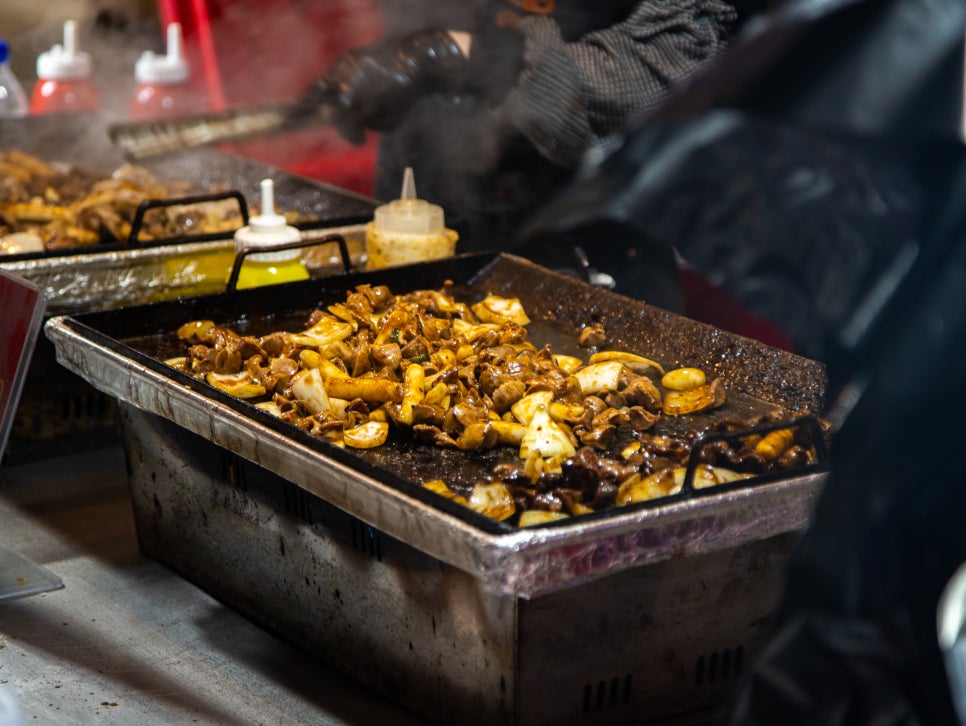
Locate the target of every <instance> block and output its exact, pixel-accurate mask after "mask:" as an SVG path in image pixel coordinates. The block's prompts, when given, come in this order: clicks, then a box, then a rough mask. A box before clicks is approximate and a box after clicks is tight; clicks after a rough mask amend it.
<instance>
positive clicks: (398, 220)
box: [366, 166, 458, 270]
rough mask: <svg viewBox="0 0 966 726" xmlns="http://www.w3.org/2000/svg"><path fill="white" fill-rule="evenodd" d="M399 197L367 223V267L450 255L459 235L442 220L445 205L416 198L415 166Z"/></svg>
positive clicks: (406, 175)
mask: <svg viewBox="0 0 966 726" xmlns="http://www.w3.org/2000/svg"><path fill="white" fill-rule="evenodd" d="M399 197H400V198H399V199H395V200H393V201H391V202H389V203H388V204H383V205H381V206H379V207H377V208H376V212H375V215H374V219H373V220H372V221H371V222H369V224H367V225H366V269H368V270H372V269H375V268H379V267H387V266H389V265H404V264H407V263H410V262H422V261H423V260H434V259H436V258H438V257H448V256H450V255H452V254H453V253H454V252H455V251H456V240H457V239H458V235H457V234H456V232H455V231H454V230H452V229H447V228H446V225H445V224H444V222H443V208H442V207H440V206H438V205H436V204H430V203H429V202H428V201H426V200H425V199H417V198H416V181H415V179H414V177H413V170H412V167H408V166H407V167H406V171H405V173H404V174H403V184H402V192H401V193H400V195H399Z"/></svg>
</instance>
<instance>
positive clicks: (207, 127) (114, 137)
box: [107, 101, 332, 160]
mask: <svg viewBox="0 0 966 726" xmlns="http://www.w3.org/2000/svg"><path fill="white" fill-rule="evenodd" d="M331 120H332V108H331V106H328V105H312V106H307V105H306V104H305V103H304V102H300V101H288V102H281V103H271V104H266V105H263V106H254V107H251V108H242V109H230V110H227V111H220V112H216V113H206V114H200V115H197V116H185V117H182V118H174V119H164V120H158V121H146V122H125V123H119V124H113V125H111V126H110V127H108V130H107V132H108V136H109V137H110V139H111V141H112V142H113V143H114V144H115V145H117V146H118V147H120V148H121V150H122V151H123V152H124V154H125V156H127V158H129V159H131V160H138V159H147V158H150V157H153V156H161V155H164V154H170V153H173V152H176V151H182V150H184V149H192V148H197V147H199V146H209V145H212V144H219V143H222V142H226V141H241V140H243V139H250V138H254V137H257V136H267V135H270V134H274V133H279V132H281V131H290V130H294V129H298V128H305V127H308V126H319V125H325V124H328V123H330V122H331Z"/></svg>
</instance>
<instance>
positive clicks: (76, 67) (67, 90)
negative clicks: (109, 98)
mask: <svg viewBox="0 0 966 726" xmlns="http://www.w3.org/2000/svg"><path fill="white" fill-rule="evenodd" d="M100 105H101V97H100V94H99V93H98V91H97V87H96V86H95V85H94V81H93V80H92V79H91V57H90V55H89V54H87V53H83V52H81V51H80V50H78V49H77V24H76V23H75V22H74V21H73V20H68V21H66V22H65V23H64V44H63V45H55V46H53V47H52V48H51V49H50V50H47V51H44V52H43V53H41V54H40V55H39V56H37V85H35V86H34V91H33V93H32V94H31V96H30V112H31V113H35V114H41V113H52V112H56V111H96V110H97V109H98V108H99V107H100Z"/></svg>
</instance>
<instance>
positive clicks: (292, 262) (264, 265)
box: [235, 179, 309, 290]
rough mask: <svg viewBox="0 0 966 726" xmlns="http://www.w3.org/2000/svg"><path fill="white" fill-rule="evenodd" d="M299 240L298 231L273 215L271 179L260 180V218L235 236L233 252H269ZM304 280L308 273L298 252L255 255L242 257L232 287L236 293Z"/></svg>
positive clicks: (252, 220)
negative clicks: (242, 290)
mask: <svg viewBox="0 0 966 726" xmlns="http://www.w3.org/2000/svg"><path fill="white" fill-rule="evenodd" d="M301 239H302V235H301V233H300V232H299V231H298V229H296V228H295V227H292V226H290V225H289V224H287V223H286V221H285V217H283V216H282V215H280V214H277V213H276V212H275V183H274V182H273V181H272V180H271V179H262V205H261V214H256V215H253V216H252V217H250V218H249V220H248V224H247V225H246V226H244V227H242V228H241V229H239V230H238V231H237V232H235V249H236V251H240V250H242V249H248V248H252V247H263V248H266V249H271V248H272V247H277V246H279V245H283V244H289V243H292V242H299V241H301ZM307 279H309V271H308V270H307V269H306V267H305V265H303V264H302V250H300V249H292V250H278V251H277V252H256V253H253V254H250V255H248V256H246V257H245V261H244V262H243V263H242V268H241V271H240V272H239V274H238V282H237V283H236V285H235V287H236V288H237V289H239V290H240V289H242V288H246V287H260V286H262V285H274V284H277V283H280V282H296V281H298V280H307Z"/></svg>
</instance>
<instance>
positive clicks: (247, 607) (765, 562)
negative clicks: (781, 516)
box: [120, 403, 797, 724]
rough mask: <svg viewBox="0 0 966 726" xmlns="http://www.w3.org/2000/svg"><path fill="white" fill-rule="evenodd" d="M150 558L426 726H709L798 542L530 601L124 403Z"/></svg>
mask: <svg viewBox="0 0 966 726" xmlns="http://www.w3.org/2000/svg"><path fill="white" fill-rule="evenodd" d="M120 418H121V428H122V433H123V436H124V444H125V450H126V452H127V456H128V470H129V475H130V485H131V492H132V499H133V507H134V516H135V522H136V527H137V536H138V540H139V542H140V546H141V548H142V550H143V551H144V552H145V553H147V554H149V555H150V556H152V557H154V558H156V559H158V560H160V561H161V562H163V563H165V564H167V565H169V566H170V567H172V568H173V569H174V570H176V571H177V572H179V573H181V574H182V575H184V576H185V577H186V578H187V579H189V580H191V581H192V582H194V583H196V584H198V585H199V586H201V587H202V588H203V589H205V590H207V591H208V592H210V593H211V594H212V595H214V596H215V597H216V598H218V599H220V600H222V601H223V602H225V603H227V604H229V605H231V606H232V607H234V608H235V609H237V610H239V611H241V612H242V613H244V614H246V615H247V616H249V617H250V618H252V619H253V620H254V621H256V622H258V623H260V624H261V625H263V626H265V627H266V628H268V629H269V630H271V631H273V632H275V633H277V634H279V635H280V636H282V637H283V638H285V639H288V640H290V641H292V642H295V643H297V644H300V645H302V646H303V647H305V648H307V649H309V650H311V651H313V652H315V653H318V654H320V655H322V656H323V657H324V658H325V659H326V660H327V661H328V662H330V663H332V664H334V665H336V666H337V667H339V668H340V669H342V670H344V671H345V672H347V673H349V674H351V675H353V676H354V677H355V678H356V679H358V680H359V681H361V682H363V683H365V684H367V685H369V686H371V687H373V688H374V689H375V690H377V691H379V692H381V693H382V694H384V695H386V696H388V697H389V698H391V699H392V700H394V701H396V702H398V703H400V704H401V705H403V706H405V707H406V708H408V709H410V710H411V711H413V712H414V713H417V714H419V715H421V716H423V717H425V718H430V719H432V720H433V721H439V722H451V723H461V724H462V723H486V724H495V723H508V724H509V723H513V724H546V723H557V722H567V723H604V722H615V721H618V722H632V723H633V722H641V721H643V720H646V721H648V722H651V719H658V718H661V719H663V718H667V719H669V720H671V721H673V722H675V723H682V722H684V723H691V722H701V721H702V720H704V719H706V718H708V717H709V716H710V715H712V714H713V713H714V711H715V710H716V709H717V708H719V707H720V706H721V704H722V703H724V702H725V701H726V699H727V697H728V695H729V693H730V692H731V691H732V690H733V688H734V686H735V684H736V683H737V680H738V679H739V678H740V676H741V675H742V672H743V671H744V670H745V669H746V668H747V667H748V666H749V665H750V662H751V659H752V658H753V656H754V653H755V651H756V648H757V646H758V643H759V640H760V637H761V636H762V635H763V628H764V626H765V625H766V623H767V617H768V614H769V612H770V611H771V610H772V608H773V606H774V604H775V602H776V601H777V598H778V597H779V595H780V592H781V589H782V587H783V566H784V564H785V562H786V560H787V557H788V554H789V552H790V550H791V548H792V547H793V545H794V541H795V539H796V537H797V535H796V534H794V533H789V534H784V535H779V536H775V537H770V538H767V539H762V540H758V541H755V542H752V543H749V544H744V545H741V546H737V547H731V548H726V549H722V550H718V551H715V552H712V553H710V554H704V555H699V556H689V557H679V558H672V559H669V560H665V561H662V562H657V563H653V564H648V565H643V566H639V567H633V568H629V569H626V570H623V571H621V572H618V573H616V574H613V575H610V576H606V577H603V578H600V579H597V580H596V581H594V582H591V583H588V584H583V585H577V586H574V587H570V588H567V589H563V590H559V591H557V592H554V593H550V594H547V595H543V596H541V597H536V598H534V599H529V600H528V599H524V598H520V597H516V596H513V595H511V594H506V593H501V592H497V591H495V590H493V589H491V588H487V587H485V586H484V583H482V582H481V581H480V580H479V579H478V578H475V577H473V576H472V575H470V574H467V573H465V572H464V571H462V570H460V569H457V568H455V567H452V566H450V565H448V564H446V563H443V562H441V561H440V560H438V559H435V558H433V557H431V556H429V555H427V554H425V553H423V552H421V551H419V550H417V549H415V548H413V547H411V546H409V545H407V544H405V543H403V542H400V541H398V540H396V539H393V538H391V537H389V536H387V535H385V534H384V533H382V532H380V531H378V530H377V529H375V528H373V527H371V526H369V525H366V524H365V523H364V522H362V521H361V520H359V519H357V518H355V517H353V516H351V515H350V514H348V513H346V512H344V511H342V510H340V509H338V508H337V507H335V506H333V505H332V504H329V503H327V502H325V501H324V500H322V499H320V498H318V497H315V496H313V495H312V494H311V493H309V492H307V491H305V490H304V489H303V488H301V487H298V486H296V485H294V484H292V483H291V482H289V481H287V480H285V479H284V478H282V477H279V476H277V475H276V474H273V473H272V472H269V471H268V470H266V469H263V468H261V467H259V466H257V465H255V464H252V463H251V462H248V461H247V460H244V459H242V458H240V457H237V456H235V455H234V454H232V453H231V452H229V451H227V450H225V449H224V448H221V447H218V446H216V445H214V444H212V443H211V442H209V441H208V440H206V439H204V438H203V437H200V436H198V435H196V434H193V433H191V432H189V431H187V430H185V429H184V428H182V427H180V426H178V425H176V424H173V423H171V422H170V421H168V420H166V419H164V418H162V417H159V416H156V415H153V414H150V413H146V412H143V411H141V410H140V409H138V408H135V407H133V406H130V405H127V404H124V403H122V404H121V417H120Z"/></svg>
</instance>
